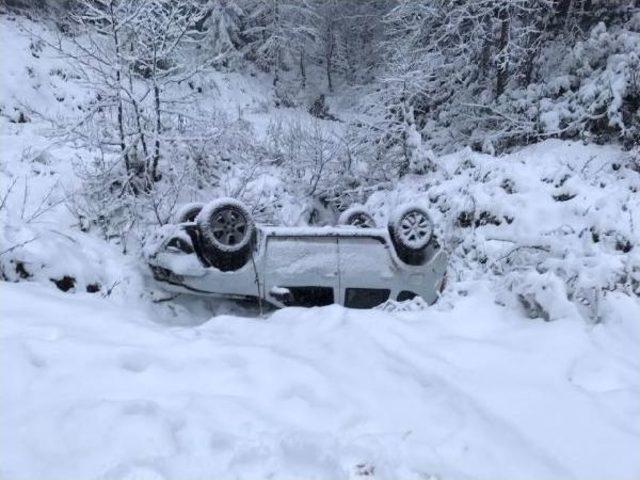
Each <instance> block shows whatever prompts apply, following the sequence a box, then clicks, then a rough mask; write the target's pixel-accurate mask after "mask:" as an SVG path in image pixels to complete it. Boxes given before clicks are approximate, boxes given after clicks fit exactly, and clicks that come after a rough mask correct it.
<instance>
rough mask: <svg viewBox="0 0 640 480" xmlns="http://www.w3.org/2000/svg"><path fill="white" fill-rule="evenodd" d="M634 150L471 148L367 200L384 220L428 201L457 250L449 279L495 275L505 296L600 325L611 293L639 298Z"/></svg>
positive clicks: (549, 145) (639, 204) (543, 312)
mask: <svg viewBox="0 0 640 480" xmlns="http://www.w3.org/2000/svg"><path fill="white" fill-rule="evenodd" d="M629 158H630V157H629V154H628V153H626V152H622V151H621V150H619V149H617V148H613V147H593V146H592V147H589V146H584V145H582V144H580V143H577V142H573V143H570V142H561V141H557V140H549V141H546V142H543V143H540V144H538V145H534V146H531V147H528V148H526V149H524V150H521V151H519V152H517V153H513V154H511V155H508V156H504V157H494V156H490V155H486V154H479V153H476V152H473V151H471V150H469V149H467V150H463V151H460V152H457V153H455V154H450V155H446V156H443V157H440V158H438V159H437V160H436V163H437V165H438V169H437V170H436V171H434V172H430V173H429V174H427V175H409V176H407V177H406V178H405V179H403V180H402V181H401V182H400V184H399V185H398V186H397V187H396V188H395V189H394V190H392V191H380V192H377V193H374V194H372V195H371V196H370V197H369V199H368V200H367V207H368V208H369V210H371V211H372V212H374V215H375V216H376V221H377V222H378V223H379V224H384V221H385V219H386V217H387V216H388V215H389V214H390V212H391V211H392V210H393V207H394V205H397V204H400V203H403V202H405V201H410V200H411V201H415V200H416V199H424V200H425V202H426V203H428V205H429V206H430V211H431V215H432V217H433V218H434V221H435V226H436V234H437V235H438V237H439V238H440V239H441V242H442V243H443V245H444V246H445V248H446V249H447V251H449V252H450V268H449V275H450V278H451V279H452V280H453V282H454V283H455V281H462V280H465V281H466V280H472V279H479V278H490V279H491V281H492V282H494V285H495V286H496V292H498V295H497V297H498V301H500V302H502V303H510V304H512V305H514V306H519V308H520V307H521V308H524V309H525V311H526V312H527V314H528V315H531V316H538V317H542V318H545V319H556V318H559V317H561V316H563V315H568V312H569V311H570V310H571V308H573V309H577V310H578V311H579V312H580V313H581V314H582V315H583V316H584V317H585V318H586V319H589V320H591V321H598V320H599V319H600V317H601V312H600V305H601V303H602V300H603V297H605V296H607V295H608V294H609V293H610V292H612V291H616V292H623V293H625V294H627V295H631V296H636V297H638V296H640V281H639V280H640V248H639V247H638V245H640V230H639V229H638V225H640V217H639V214H640V194H639V193H638V188H639V187H638V186H639V185H640V172H638V171H637V170H634V169H633V168H631V165H632V164H631V163H630V161H629Z"/></svg>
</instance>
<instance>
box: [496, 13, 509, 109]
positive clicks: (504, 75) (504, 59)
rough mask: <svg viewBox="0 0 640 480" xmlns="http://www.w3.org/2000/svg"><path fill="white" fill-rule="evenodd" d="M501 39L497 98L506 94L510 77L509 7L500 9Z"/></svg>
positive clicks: (498, 57) (499, 41)
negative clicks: (508, 49) (508, 48)
mask: <svg viewBox="0 0 640 480" xmlns="http://www.w3.org/2000/svg"><path fill="white" fill-rule="evenodd" d="M498 18H499V19H500V38H499V40H498V55H497V70H498V71H497V75H496V98H498V97H499V96H500V95H502V93H503V92H504V89H505V87H506V85H507V79H508V77H509V57H508V55H509V54H508V51H507V47H508V44H509V11H508V7H506V6H505V7H503V8H500V10H499V12H498Z"/></svg>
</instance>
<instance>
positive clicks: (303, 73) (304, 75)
mask: <svg viewBox="0 0 640 480" xmlns="http://www.w3.org/2000/svg"><path fill="white" fill-rule="evenodd" d="M300 79H301V82H302V89H303V90H304V89H305V88H306V87H307V72H306V71H305V69H304V48H301V49H300Z"/></svg>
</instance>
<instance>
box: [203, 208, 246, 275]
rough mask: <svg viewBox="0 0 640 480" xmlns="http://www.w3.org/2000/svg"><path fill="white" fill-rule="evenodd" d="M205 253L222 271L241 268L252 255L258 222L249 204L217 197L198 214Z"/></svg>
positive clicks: (211, 263)
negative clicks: (254, 218) (255, 222)
mask: <svg viewBox="0 0 640 480" xmlns="http://www.w3.org/2000/svg"><path fill="white" fill-rule="evenodd" d="M196 223H197V224H198V229H199V230H200V240H201V243H202V250H203V255H204V256H205V257H206V259H207V261H208V263H209V264H210V265H211V266H213V267H215V268H217V269H219V270H222V271H231V270H237V269H239V268H241V267H242V266H244V265H245V264H246V263H247V261H248V260H249V258H250V255H251V252H252V246H253V243H254V239H255V230H256V227H255V224H254V223H253V219H252V217H251V212H249V210H248V209H247V207H246V206H245V205H244V204H243V203H241V202H239V201H237V200H235V199H233V198H221V199H218V200H215V201H213V202H211V203H209V204H207V205H205V207H204V208H203V209H202V210H201V211H200V213H199V214H198V216H197V217H196Z"/></svg>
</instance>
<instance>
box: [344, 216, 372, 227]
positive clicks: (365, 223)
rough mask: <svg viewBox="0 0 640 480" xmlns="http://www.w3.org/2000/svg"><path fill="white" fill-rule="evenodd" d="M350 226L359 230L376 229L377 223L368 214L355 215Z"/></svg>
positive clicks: (350, 221) (350, 220)
mask: <svg viewBox="0 0 640 480" xmlns="http://www.w3.org/2000/svg"><path fill="white" fill-rule="evenodd" d="M349 225H353V226H354V227H359V228H374V227H375V222H374V221H373V218H371V216H370V215H367V214H366V213H354V214H353V215H352V216H351V218H350V219H349Z"/></svg>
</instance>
